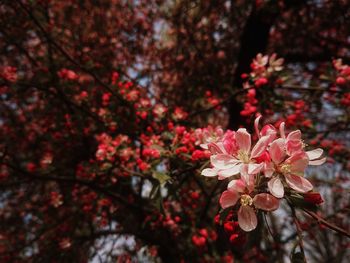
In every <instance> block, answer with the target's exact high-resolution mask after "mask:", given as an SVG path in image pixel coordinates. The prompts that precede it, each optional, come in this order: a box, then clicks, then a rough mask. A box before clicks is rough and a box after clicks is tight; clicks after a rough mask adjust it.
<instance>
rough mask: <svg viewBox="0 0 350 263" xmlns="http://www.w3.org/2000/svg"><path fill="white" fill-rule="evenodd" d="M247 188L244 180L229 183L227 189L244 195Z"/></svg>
mask: <svg viewBox="0 0 350 263" xmlns="http://www.w3.org/2000/svg"><path fill="white" fill-rule="evenodd" d="M245 188H246V185H245V182H244V181H243V180H242V179H237V180H232V181H231V182H229V183H228V186H227V189H230V190H235V191H237V192H239V193H243V192H244V190H245Z"/></svg>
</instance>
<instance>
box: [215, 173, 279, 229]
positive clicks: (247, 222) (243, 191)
mask: <svg viewBox="0 0 350 263" xmlns="http://www.w3.org/2000/svg"><path fill="white" fill-rule="evenodd" d="M238 201H239V202H240V208H239V210H238V224H239V226H240V228H242V229H243V230H244V231H247V232H249V231H252V230H254V229H255V228H256V226H257V224H258V220H257V217H256V212H255V211H256V209H260V210H264V211H274V210H276V209H278V207H279V200H278V199H277V198H275V197H274V196H272V195H270V194H267V193H261V194H257V195H255V196H253V197H252V193H251V191H249V189H248V188H247V186H246V184H245V182H244V181H243V180H242V179H238V180H232V181H231V182H230V183H229V185H228V188H227V190H226V191H224V192H223V193H222V195H221V197H220V205H221V207H222V208H223V209H225V208H228V207H231V206H234V205H236V203H237V202H238Z"/></svg>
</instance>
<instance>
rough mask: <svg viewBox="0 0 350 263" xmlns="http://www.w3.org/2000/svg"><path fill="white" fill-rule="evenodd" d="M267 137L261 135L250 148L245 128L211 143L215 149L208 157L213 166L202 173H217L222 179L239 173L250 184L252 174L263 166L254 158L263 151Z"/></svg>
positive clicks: (252, 178)
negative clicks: (218, 141) (220, 140)
mask: <svg viewBox="0 0 350 263" xmlns="http://www.w3.org/2000/svg"><path fill="white" fill-rule="evenodd" d="M269 138H270V136H263V137H261V138H260V139H259V141H258V142H257V144H256V145H255V146H254V147H253V149H251V135H250V134H249V133H248V132H247V131H246V129H243V128H241V129H238V131H237V132H236V133H231V136H230V137H228V136H227V137H225V138H224V140H223V141H222V142H220V143H217V144H215V143H213V144H212V145H211V148H214V149H215V152H214V153H215V154H214V155H212V156H211V157H210V161H211V164H212V165H213V168H207V169H204V170H203V171H202V175H204V176H216V175H218V176H219V179H224V178H227V177H230V176H233V175H236V174H239V173H240V174H241V176H242V178H243V179H244V180H245V182H246V183H247V184H251V183H252V181H253V180H254V176H252V175H255V174H257V173H259V172H260V171H261V169H262V168H263V163H256V161H255V160H254V159H255V158H258V157H259V156H260V155H261V154H262V153H263V152H264V151H265V149H266V147H267V144H268V141H269ZM212 152H213V151H212Z"/></svg>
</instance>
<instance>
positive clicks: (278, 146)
mask: <svg viewBox="0 0 350 263" xmlns="http://www.w3.org/2000/svg"><path fill="white" fill-rule="evenodd" d="M285 148H286V144H285V140H284V139H282V138H279V139H277V140H274V141H273V142H272V143H271V145H270V148H269V153H270V156H271V159H272V161H273V162H274V163H276V164H280V163H281V162H282V161H283V160H284V159H285V157H286V151H285Z"/></svg>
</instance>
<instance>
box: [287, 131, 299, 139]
mask: <svg viewBox="0 0 350 263" xmlns="http://www.w3.org/2000/svg"><path fill="white" fill-rule="evenodd" d="M289 140H293V141H294V140H297V141H300V140H301V131H300V130H295V131H292V132H290V133H289V134H288V136H287V141H289Z"/></svg>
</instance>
